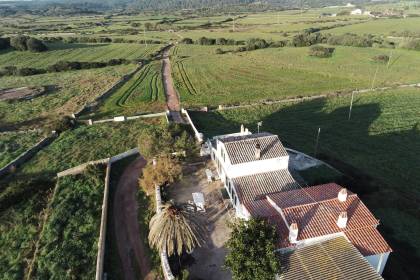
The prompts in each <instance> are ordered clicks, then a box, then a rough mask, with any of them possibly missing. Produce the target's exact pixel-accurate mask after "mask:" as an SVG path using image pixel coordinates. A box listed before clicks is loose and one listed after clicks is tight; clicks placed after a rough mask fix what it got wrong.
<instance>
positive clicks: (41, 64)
mask: <svg viewBox="0 0 420 280" xmlns="http://www.w3.org/2000/svg"><path fill="white" fill-rule="evenodd" d="M49 47H50V50H49V51H46V52H42V53H31V52H18V51H7V52H5V51H3V52H0V67H4V66H16V67H35V68H45V67H47V66H48V65H52V64H54V63H57V62H58V61H62V60H65V61H108V60H110V59H113V58H125V59H140V58H143V57H145V56H146V55H147V54H149V53H152V52H154V51H156V50H157V49H158V48H159V45H148V46H147V47H146V46H145V45H140V44H62V43H54V44H49Z"/></svg>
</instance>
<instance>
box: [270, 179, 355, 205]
mask: <svg viewBox="0 0 420 280" xmlns="http://www.w3.org/2000/svg"><path fill="white" fill-rule="evenodd" d="M342 188H343V187H341V186H339V185H337V184H335V183H329V184H324V185H318V186H313V187H309V188H299V189H296V190H291V191H285V192H279V193H276V194H270V195H268V197H269V198H270V199H271V200H273V201H274V202H275V203H276V204H277V205H278V206H279V207H280V208H286V207H292V206H296V205H302V204H308V203H313V202H315V201H316V202H319V201H323V200H328V199H334V198H337V195H338V192H339V191H340V190H341V189H342ZM347 193H348V195H352V194H353V193H352V192H350V191H347Z"/></svg>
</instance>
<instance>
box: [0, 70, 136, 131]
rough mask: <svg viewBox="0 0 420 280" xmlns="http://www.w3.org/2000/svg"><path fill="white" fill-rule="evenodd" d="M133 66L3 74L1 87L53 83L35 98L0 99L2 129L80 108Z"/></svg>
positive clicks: (32, 123) (41, 121)
mask: <svg viewBox="0 0 420 280" xmlns="http://www.w3.org/2000/svg"><path fill="white" fill-rule="evenodd" d="M134 67H135V66H134V65H122V66H113V67H106V68H101V69H91V70H80V71H70V72H64V73H49V74H43V75H35V76H27V77H3V78H0V87H1V88H14V87H21V86H50V87H49V91H48V92H47V93H46V94H44V95H42V96H39V97H37V98H35V99H32V100H23V101H17V102H7V101H0V112H1V113H0V120H1V125H0V129H4V130H10V129H16V128H18V129H19V128H20V129H22V128H25V127H32V126H40V125H41V126H42V125H43V124H45V123H47V122H48V121H51V120H53V119H54V118H57V116H60V115H64V114H66V115H69V114H72V113H74V112H77V111H78V110H80V109H81V108H82V107H83V106H84V105H85V104H87V103H88V102H91V101H93V100H94V99H95V97H96V96H98V95H100V94H101V93H102V92H104V91H105V90H107V89H108V88H110V87H111V86H112V85H113V84H114V83H115V82H116V81H118V80H119V78H120V77H121V76H122V75H124V74H127V73H128V72H130V71H131V70H133V69H134Z"/></svg>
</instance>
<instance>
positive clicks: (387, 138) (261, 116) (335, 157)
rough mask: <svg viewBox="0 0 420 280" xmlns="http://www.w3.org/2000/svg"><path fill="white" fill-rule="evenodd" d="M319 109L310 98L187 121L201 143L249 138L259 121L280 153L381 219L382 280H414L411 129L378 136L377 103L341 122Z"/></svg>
mask: <svg viewBox="0 0 420 280" xmlns="http://www.w3.org/2000/svg"><path fill="white" fill-rule="evenodd" d="M326 102H327V100H326V99H315V100H311V101H306V102H300V103H296V104H292V105H288V106H285V107H283V108H281V106H280V105H279V106H278V108H279V109H278V110H274V109H270V108H272V107H269V106H265V107H264V106H261V107H254V108H251V109H237V110H227V111H222V112H219V111H213V112H208V113H206V112H192V113H191V114H190V115H191V117H192V118H193V120H194V123H195V124H196V126H197V128H198V130H199V131H200V132H202V133H204V135H206V136H207V137H209V136H214V135H218V134H225V133H232V132H239V130H240V126H241V124H244V125H245V127H247V128H249V129H250V130H251V131H252V132H256V131H257V122H259V121H262V122H263V127H262V128H261V130H262V131H268V132H271V133H274V134H278V135H279V137H280V139H281V141H282V142H283V144H284V145H285V146H287V147H290V148H293V149H296V150H299V151H302V152H304V153H307V154H309V155H311V156H316V157H317V158H320V159H322V160H324V161H325V162H327V163H329V164H331V165H332V166H334V167H335V168H336V169H338V170H339V171H341V172H343V173H344V174H345V176H343V178H342V179H340V180H341V181H340V182H337V183H339V184H341V185H344V186H346V187H347V188H349V189H350V190H351V191H353V192H355V193H357V194H358V195H359V197H360V198H361V199H362V201H363V202H364V203H365V204H366V205H367V207H368V208H369V209H370V210H371V211H372V212H373V213H374V215H375V216H376V217H377V218H379V219H380V220H381V226H380V227H379V230H380V231H381V233H382V234H383V235H384V237H385V239H386V240H387V241H388V242H389V244H390V245H391V247H392V248H393V250H394V252H393V253H392V254H391V257H390V259H389V261H388V264H387V266H386V269H385V272H384V277H385V278H386V279H398V280H401V279H416V278H417V276H418V275H419V274H420V267H419V266H418V265H416V264H418V263H420V235H419V234H418V230H419V228H420V223H419V217H420V216H419V214H418V213H420V203H419V202H420V188H419V185H418V182H419V181H420V157H419V156H418V155H419V153H420V131H419V124H418V123H417V124H414V125H412V126H411V127H407V128H399V129H400V131H386V130H383V127H381V125H382V123H381V121H383V120H378V119H379V117H380V116H381V114H382V111H381V107H380V104H379V103H375V102H373V103H368V104H359V103H358V100H356V101H355V102H354V104H353V110H352V117H351V119H350V120H348V114H349V107H348V106H343V107H338V108H335V109H333V110H329V106H328V104H327V103H326ZM255 108H257V110H255ZM402 113H403V112H402ZM391 121H392V120H391ZM419 122H420V120H419ZM391 125H393V124H391ZM400 125H401V124H400ZM319 128H320V129H321V132H320V135H319V144H318V146H317V147H316V138H317V132H318V129H319Z"/></svg>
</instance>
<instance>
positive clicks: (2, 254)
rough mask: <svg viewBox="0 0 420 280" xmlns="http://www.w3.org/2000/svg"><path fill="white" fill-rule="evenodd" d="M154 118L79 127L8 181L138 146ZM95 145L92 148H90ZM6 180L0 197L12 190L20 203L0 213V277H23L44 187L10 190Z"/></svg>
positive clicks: (43, 203)
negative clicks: (144, 130) (143, 132)
mask: <svg viewBox="0 0 420 280" xmlns="http://www.w3.org/2000/svg"><path fill="white" fill-rule="evenodd" d="M153 122H156V120H150V121H148V122H144V121H131V122H128V123H123V124H121V123H119V124H102V125H94V126H82V127H79V128H77V129H75V130H73V131H67V132H65V133H63V134H62V135H60V137H59V138H58V139H57V140H55V141H54V142H53V143H52V144H51V145H50V146H48V147H47V148H46V149H44V150H42V151H41V152H39V153H38V154H37V155H36V156H35V157H34V158H33V159H32V160H30V161H29V162H28V163H27V164H26V165H24V166H23V169H22V170H21V171H20V172H18V173H17V174H16V175H15V176H14V177H11V178H9V179H8V180H11V181H23V182H25V181H26V180H28V179H29V178H38V177H48V178H51V177H52V176H54V174H55V173H57V172H59V171H62V170H64V169H67V168H70V167H73V166H76V165H79V164H81V163H84V162H86V161H90V160H96V159H101V158H106V157H109V156H112V155H116V154H118V153H121V152H124V151H126V150H128V149H131V148H134V147H136V146H137V138H138V135H139V133H140V131H141V130H142V129H144V128H145V127H147V126H149V125H153ZM93 147H94V148H93ZM8 180H2V181H0V186H1V187H0V198H1V196H2V195H4V194H5V193H11V192H13V193H14V194H13V197H15V198H19V197H22V198H20V199H18V200H19V201H20V202H19V203H16V204H14V205H13V206H11V207H8V208H7V209H6V210H4V211H1V212H0V279H22V278H23V275H24V269H25V267H26V259H28V258H29V259H30V258H31V254H32V250H33V245H34V243H35V241H36V240H37V235H38V230H37V225H38V223H39V220H38V215H39V213H40V211H41V210H42V209H43V208H44V207H45V206H46V201H45V199H46V195H45V189H47V191H48V190H50V189H48V188H49V187H48V186H38V189H12V188H11V187H8V186H9V184H8Z"/></svg>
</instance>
